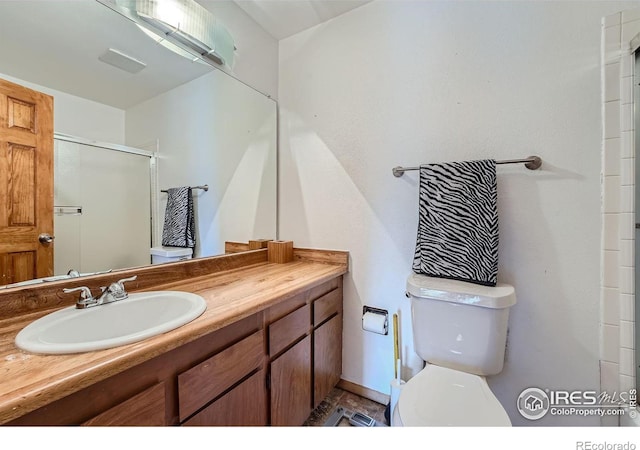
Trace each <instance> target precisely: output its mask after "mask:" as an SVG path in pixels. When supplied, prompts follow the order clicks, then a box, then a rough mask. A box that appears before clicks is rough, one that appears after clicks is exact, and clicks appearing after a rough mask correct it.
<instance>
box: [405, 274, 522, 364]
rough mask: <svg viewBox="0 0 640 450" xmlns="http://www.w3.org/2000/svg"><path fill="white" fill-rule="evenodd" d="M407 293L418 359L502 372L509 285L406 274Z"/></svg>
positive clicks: (511, 298)
mask: <svg viewBox="0 0 640 450" xmlns="http://www.w3.org/2000/svg"><path fill="white" fill-rule="evenodd" d="M407 295H408V296H409V298H410V299H411V323H412V329H413V344H414V348H415V351H416V353H417V354H418V355H419V356H420V357H421V358H422V359H423V360H424V361H426V362H428V363H430V364H435V365H438V366H442V367H449V368H451V369H455V370H460V371H463V372H468V373H474V374H476V375H495V374H497V373H500V372H501V371H502V366H503V364H504V352H505V348H506V344H507V326H508V322H509V308H510V307H511V306H513V305H514V304H515V303H516V295H515V291H514V289H513V286H510V285H507V284H500V283H498V284H497V285H496V286H495V287H490V286H481V285H477V284H473V283H467V282H463V281H455V280H446V279H442V278H433V277H428V276H425V275H419V274H412V275H411V276H409V279H408V280H407Z"/></svg>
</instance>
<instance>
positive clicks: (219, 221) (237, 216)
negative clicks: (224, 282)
mask: <svg viewBox="0 0 640 450" xmlns="http://www.w3.org/2000/svg"><path fill="white" fill-rule="evenodd" d="M276 114H277V112H276V104H275V102H274V101H273V100H271V99H269V98H267V97H265V96H264V95H262V94H260V93H258V92H256V91H255V90H253V89H251V88H249V87H247V86H245V85H244V84H242V83H240V82H239V81H237V80H234V79H233V78H231V77H229V76H227V75H226V74H224V73H222V72H220V71H218V70H214V71H212V72H211V73H209V74H207V75H204V76H202V77H200V78H197V79H196V80H193V81H191V82H189V83H186V84H183V85H182V86H179V87H177V88H175V89H173V90H171V91H169V92H166V93H164V94H162V95H159V96H157V97H155V98H153V99H151V100H148V101H146V102H143V103H141V104H139V105H137V106H135V107H133V108H130V109H129V110H127V114H126V124H127V125H126V132H127V136H126V141H127V145H131V146H134V147H142V146H144V144H147V143H149V142H152V141H154V142H155V141H156V140H157V141H158V143H159V146H158V149H159V151H158V156H159V158H158V186H159V187H160V189H167V188H170V187H177V186H185V185H188V186H197V185H204V184H208V185H209V191H208V192H204V191H202V190H195V191H194V212H195V216H196V229H197V230H196V253H195V256H210V255H218V254H221V253H224V242H225V241H239V242H247V241H248V240H250V239H262V238H265V239H267V238H269V239H274V238H275V237H276V145H277V143H276V131H277V130H276V127H277V117H276ZM159 199H160V202H161V204H160V208H159V211H160V215H159V217H158V220H157V221H156V224H155V236H154V245H160V242H161V237H162V224H163V218H164V208H165V205H166V195H165V194H162V195H160V197H159Z"/></svg>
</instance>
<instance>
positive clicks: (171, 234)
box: [162, 186, 196, 248]
mask: <svg viewBox="0 0 640 450" xmlns="http://www.w3.org/2000/svg"><path fill="white" fill-rule="evenodd" d="M162 245H163V246H169V247H188V248H194V247H195V246H196V239H195V219H194V214H193V194H192V192H191V188H190V187H189V186H182V187H177V188H169V189H167V208H166V210H165V213H164V226H163V228H162Z"/></svg>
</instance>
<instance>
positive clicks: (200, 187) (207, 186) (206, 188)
mask: <svg viewBox="0 0 640 450" xmlns="http://www.w3.org/2000/svg"><path fill="white" fill-rule="evenodd" d="M191 189H202V190H203V191H205V192H207V191H208V190H209V185H208V184H205V185H204V186H193V187H191ZM160 192H167V190H166V189H162V190H161V191H160Z"/></svg>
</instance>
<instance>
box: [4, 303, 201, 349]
mask: <svg viewBox="0 0 640 450" xmlns="http://www.w3.org/2000/svg"><path fill="white" fill-rule="evenodd" d="M205 309H207V303H206V302H205V300H204V299H203V298H202V297H200V296H199V295H196V294H191V293H188V292H180V291H154V292H140V293H130V294H129V298H127V299H125V300H120V301H117V302H114V303H109V304H106V305H100V306H95V307H92V308H87V309H76V307H75V306H70V307H68V308H64V309H61V310H59V311H56V312H54V313H51V314H48V315H46V316H44V317H41V318H40V319H38V320H36V321H34V322H32V323H30V324H29V325H27V326H26V327H24V328H23V329H22V331H20V332H19V333H18V335H17V336H16V341H15V342H16V345H17V346H18V347H19V348H21V349H23V350H27V351H30V352H34V353H45V354H63V353H81V352H89V351H93V350H102V349H105V348H112V347H117V346H119V345H124V344H130V343H132V342H137V341H141V340H143V339H147V338H149V337H152V336H156V335H158V334H161V333H165V332H167V331H170V330H174V329H176V328H178V327H181V326H182V325H185V324H187V323H189V322H191V321H192V320H193V319H195V318H196V317H198V316H199V315H201V314H202V313H203V312H204V311H205Z"/></svg>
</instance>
